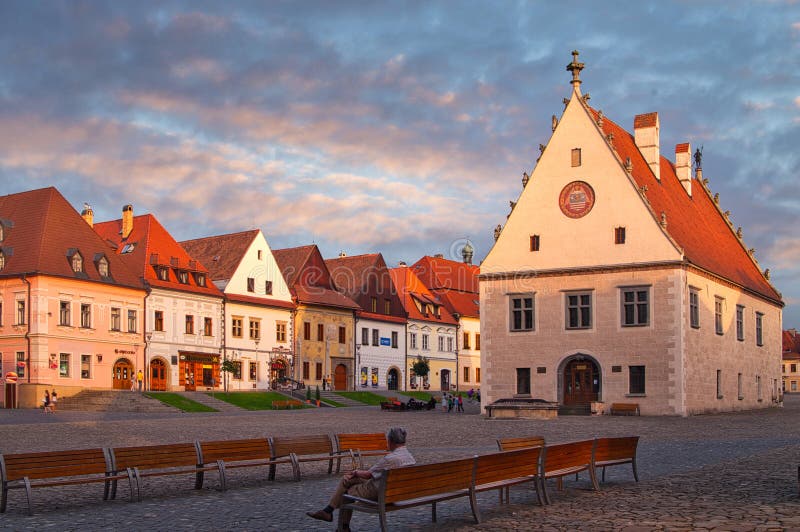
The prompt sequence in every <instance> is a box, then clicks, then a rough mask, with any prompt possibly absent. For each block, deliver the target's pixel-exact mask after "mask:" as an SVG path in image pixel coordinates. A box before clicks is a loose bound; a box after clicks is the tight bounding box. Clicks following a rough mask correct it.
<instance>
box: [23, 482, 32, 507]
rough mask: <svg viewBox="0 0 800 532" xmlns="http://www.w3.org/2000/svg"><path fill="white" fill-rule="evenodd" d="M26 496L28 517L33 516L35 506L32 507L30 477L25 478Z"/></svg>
mask: <svg viewBox="0 0 800 532" xmlns="http://www.w3.org/2000/svg"><path fill="white" fill-rule="evenodd" d="M23 480H24V482H25V496H27V497H28V515H33V506H31V481H30V479H29V478H28V477H25V478H24V479H23Z"/></svg>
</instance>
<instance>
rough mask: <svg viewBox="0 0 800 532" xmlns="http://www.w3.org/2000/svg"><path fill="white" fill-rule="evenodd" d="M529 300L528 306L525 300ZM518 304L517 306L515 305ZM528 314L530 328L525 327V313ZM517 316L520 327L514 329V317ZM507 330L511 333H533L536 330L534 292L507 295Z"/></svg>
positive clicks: (515, 321) (526, 321)
mask: <svg viewBox="0 0 800 532" xmlns="http://www.w3.org/2000/svg"><path fill="white" fill-rule="evenodd" d="M527 299H530V306H527V305H526V303H525V300H527ZM516 302H519V305H516ZM528 312H529V313H530V327H526V325H527V324H528V320H527V319H526V315H527V313H528ZM516 313H518V314H519V324H520V326H519V327H518V328H517V327H515V323H517V320H516V319H515V316H516V315H517V314H516ZM508 330H509V332H512V333H518V332H534V331H535V330H536V292H526V293H515V294H508Z"/></svg>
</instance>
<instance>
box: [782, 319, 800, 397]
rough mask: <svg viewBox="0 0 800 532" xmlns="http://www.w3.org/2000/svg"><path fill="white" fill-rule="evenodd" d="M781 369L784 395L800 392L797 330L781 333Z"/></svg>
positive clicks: (799, 348) (799, 354) (799, 355)
mask: <svg viewBox="0 0 800 532" xmlns="http://www.w3.org/2000/svg"><path fill="white" fill-rule="evenodd" d="M781 358H782V359H783V367H782V369H781V373H782V380H783V383H782V385H781V389H782V391H783V392H784V393H798V392H800V335H798V334H797V329H788V330H786V331H783V355H782V357H781Z"/></svg>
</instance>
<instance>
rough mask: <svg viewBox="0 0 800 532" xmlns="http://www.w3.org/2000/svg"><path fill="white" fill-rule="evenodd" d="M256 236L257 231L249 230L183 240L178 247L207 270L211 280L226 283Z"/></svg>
mask: <svg viewBox="0 0 800 532" xmlns="http://www.w3.org/2000/svg"><path fill="white" fill-rule="evenodd" d="M257 235H258V229H251V230H249V231H241V232H239V233H230V234H227V235H217V236H207V237H204V238H195V239H194V240H185V241H183V242H181V243H180V245H181V247H183V249H185V250H186V252H187V253H188V254H189V255H191V256H192V257H194V258H196V259H197V260H199V261H200V262H201V263H202V264H203V266H205V267H206V268H207V269H208V272H209V274H210V275H211V279H212V280H214V281H225V282H227V281H229V280H230V278H231V277H233V274H234V273H235V272H236V268H238V267H239V263H241V261H242V257H244V254H245V253H246V252H247V250H248V249H249V247H250V245H251V244H252V243H253V240H255V238H256V236H257Z"/></svg>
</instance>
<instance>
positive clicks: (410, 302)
mask: <svg viewBox="0 0 800 532" xmlns="http://www.w3.org/2000/svg"><path fill="white" fill-rule="evenodd" d="M389 273H390V274H391V275H392V281H394V286H395V288H396V289H397V293H398V294H399V295H400V300H401V301H402V302H403V306H404V307H405V310H406V313H407V314H408V319H411V320H418V321H426V322H429V323H446V324H450V325H455V324H457V323H458V320H456V319H455V318H454V317H453V315H452V314H450V311H449V310H447V307H446V306H445V304H444V301H442V299H441V298H440V297H439V296H437V295H436V294H434V293H433V292H431V291H430V290H428V288H427V287H426V286H425V285H424V284H423V283H422V281H421V280H420V279H419V277H417V275H416V274H415V273H414V270H412V269H411V268H409V267H399V268H391V269H390V270H389ZM415 300H416V301H420V302H422V303H425V302H430V303H432V304H435V305H438V306H439V317H438V318H437V317H436V316H435V315H434V314H432V313H430V314H428V315H427V316H426V315H423V314H422V312H421V311H420V310H419V309H418V308H417V305H416V303H415V302H414V301H415Z"/></svg>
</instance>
